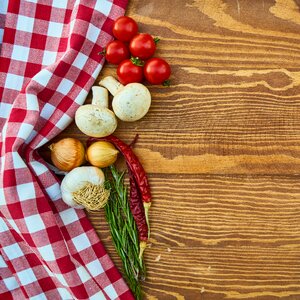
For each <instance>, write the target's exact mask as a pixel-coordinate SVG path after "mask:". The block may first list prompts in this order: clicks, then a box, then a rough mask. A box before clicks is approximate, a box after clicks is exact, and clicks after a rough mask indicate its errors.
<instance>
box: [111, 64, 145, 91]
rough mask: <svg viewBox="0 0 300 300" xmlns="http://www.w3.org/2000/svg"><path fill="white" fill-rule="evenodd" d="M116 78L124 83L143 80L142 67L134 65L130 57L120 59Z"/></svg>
mask: <svg viewBox="0 0 300 300" xmlns="http://www.w3.org/2000/svg"><path fill="white" fill-rule="evenodd" d="M117 75H118V80H119V81H120V82H121V83H122V84H124V85H126V84H128V83H131V82H142V81H143V68H142V67H140V66H137V65H135V64H134V63H133V62H132V61H131V60H130V59H126V60H124V61H122V62H121V63H120V64H119V66H118V69H117Z"/></svg>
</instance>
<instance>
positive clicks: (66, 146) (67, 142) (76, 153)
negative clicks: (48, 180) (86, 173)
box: [49, 138, 85, 172]
mask: <svg viewBox="0 0 300 300" xmlns="http://www.w3.org/2000/svg"><path fill="white" fill-rule="evenodd" d="M49 149H50V150H51V160H52V163H53V164H54V165H55V166H56V167H57V168H58V169H59V170H61V171H65V172H68V171H71V170H72V169H74V168H76V167H79V166H81V165H82V164H83V163H84V162H85V149H84V146H83V144H82V143H81V142H80V141H79V140H77V139H74V138H64V139H62V140H60V141H58V142H57V143H53V144H51V145H50V146H49Z"/></svg>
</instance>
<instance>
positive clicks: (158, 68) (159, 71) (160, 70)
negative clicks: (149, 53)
mask: <svg viewBox="0 0 300 300" xmlns="http://www.w3.org/2000/svg"><path fill="white" fill-rule="evenodd" d="M144 75H145V78H146V79H147V80H148V81H149V82H150V83H151V84H164V83H167V82H166V81H167V80H168V79H169V77H170V75H171V68H170V65H169V64H168V63H167V62H166V61H165V60H164V59H161V58H157V57H153V58H150V59H149V60H147V61H146V63H145V66H144Z"/></svg>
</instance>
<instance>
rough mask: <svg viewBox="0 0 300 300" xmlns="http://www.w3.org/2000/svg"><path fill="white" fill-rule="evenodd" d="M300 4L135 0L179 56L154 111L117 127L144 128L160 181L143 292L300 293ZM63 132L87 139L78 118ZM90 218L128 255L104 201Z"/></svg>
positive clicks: (291, 296)
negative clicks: (113, 234) (110, 230)
mask: <svg viewBox="0 0 300 300" xmlns="http://www.w3.org/2000/svg"><path fill="white" fill-rule="evenodd" d="M299 7H300V1H299V0H297V1H293V0H209V1H208V0H187V1H182V0H174V1H158V0H147V1H146V0H139V1H138V0H131V1H130V3H129V6H128V10H127V15H129V16H131V17H133V18H134V19H136V20H137V21H138V23H139V26H140V30H141V31H143V32H149V33H151V34H152V35H153V36H159V37H160V38H161V42H160V43H159V46H158V51H157V54H158V55H159V56H161V57H164V58H166V59H167V60H168V61H169V62H170V64H171V66H172V78H171V80H172V85H171V87H169V88H165V87H154V86H149V89H150V91H151V93H152V96H153V103H152V106H151V109H150V112H149V113H148V115H147V116H146V117H145V118H144V119H142V120H140V121H138V122H134V123H122V122H120V123H119V127H118V129H117V131H116V135H117V136H119V137H120V138H122V139H123V140H125V141H127V142H130V141H131V140H132V138H133V137H134V135H135V134H136V133H139V134H140V138H139V141H138V143H137V144H136V148H135V151H136V153H137V155H138V156H139V157H140V159H141V161H142V163H143V165H144V166H145V169H146V171H147V172H148V173H149V176H150V182H151V186H152V190H153V196H154V197H153V208H152V210H151V213H150V218H151V224H152V239H151V243H152V244H151V248H149V249H147V251H146V253H145V255H146V261H147V268H148V279H147V281H146V282H145V284H144V290H145V299H149V300H154V299H158V300H161V299H162V300H164V299H166V300H168V299H187V300H194V299H195V300H197V299H200V300H219V299H246V300H250V299H253V300H254V299H256V300H258V299H259V300H273V299H286V300H296V299H297V300H298V299H300V223H299V216H300V180H299V179H300V178H299V175H298V174H299V173H300V34H299V32H300V8H299ZM115 72H116V70H115V67H112V66H109V65H107V66H106V67H105V68H104V69H103V71H102V72H101V74H100V77H99V79H100V78H101V77H102V76H105V75H115ZM89 100H90V98H89V99H88V100H87V101H89ZM64 136H74V137H78V138H80V139H81V140H85V139H86V137H85V136H84V135H82V134H80V133H79V131H78V130H77V129H76V127H75V126H74V125H72V126H70V127H69V128H68V129H67V130H66V131H65V132H64V133H63V134H62V135H61V136H60V137H58V138H61V137H64ZM44 154H46V153H44ZM90 219H91V220H92V222H93V224H94V226H95V228H96V230H97V232H98V233H99V236H100V238H101V239H102V240H103V241H104V243H105V245H106V247H107V249H108V250H109V253H110V254H111V256H112V257H113V259H114V261H115V262H116V263H117V265H118V266H120V261H119V259H118V258H117V257H116V254H115V251H114V249H113V246H112V242H111V239H110V236H109V233H108V228H107V224H106V222H105V220H104V215H103V212H100V213H93V214H90Z"/></svg>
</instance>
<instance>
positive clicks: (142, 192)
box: [87, 135, 151, 257]
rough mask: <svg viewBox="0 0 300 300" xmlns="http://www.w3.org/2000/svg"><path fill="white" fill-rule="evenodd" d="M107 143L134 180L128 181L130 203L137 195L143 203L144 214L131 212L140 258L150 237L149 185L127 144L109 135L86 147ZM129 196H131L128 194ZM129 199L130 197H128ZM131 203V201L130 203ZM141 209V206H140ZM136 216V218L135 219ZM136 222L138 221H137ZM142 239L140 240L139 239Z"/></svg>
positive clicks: (91, 141) (90, 140)
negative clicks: (101, 142)
mask: <svg viewBox="0 0 300 300" xmlns="http://www.w3.org/2000/svg"><path fill="white" fill-rule="evenodd" d="M99 140H102V141H107V142H111V143H112V144H114V145H115V147H116V148H117V149H118V150H119V151H120V152H121V153H122V154H123V156H124V158H125V160H126V163H127V167H128V169H129V170H130V172H129V173H131V176H132V178H133V179H134V181H133V180H131V181H130V190H132V192H131V193H132V196H133V197H134V201H133V202H132V203H137V201H138V198H137V193H136V191H138V192H139V193H138V195H139V203H140V202H142V203H143V208H144V214H143V216H142V215H141V212H142V210H141V209H140V208H139V209H138V208H137V206H135V207H136V209H135V210H132V209H131V211H132V214H133V216H134V218H135V220H136V223H137V227H138V230H139V238H140V257H141V256H142V253H143V251H144V249H145V248H146V241H147V239H148V238H149V236H150V226H149V217H148V215H149V208H150V206H151V192H150V185H149V182H148V177H147V174H146V172H145V170H144V168H143V166H142V165H141V163H140V161H139V160H138V158H137V156H136V155H135V154H134V152H133V151H132V149H131V147H130V146H129V145H127V144H125V143H124V142H123V141H121V140H120V139H118V138H117V137H115V136H113V135H110V136H107V137H103V138H90V139H89V140H88V142H87V145H88V146H89V145H90V144H92V143H93V142H95V141H99ZM130 196H131V194H130ZM130 198H131V197H130ZM130 202H131V201H130ZM140 207H141V205H140ZM135 214H136V217H135ZM137 220H138V221H137ZM140 230H141V231H140ZM145 230H146V231H148V234H147V235H146V236H145ZM141 237H142V239H141Z"/></svg>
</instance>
